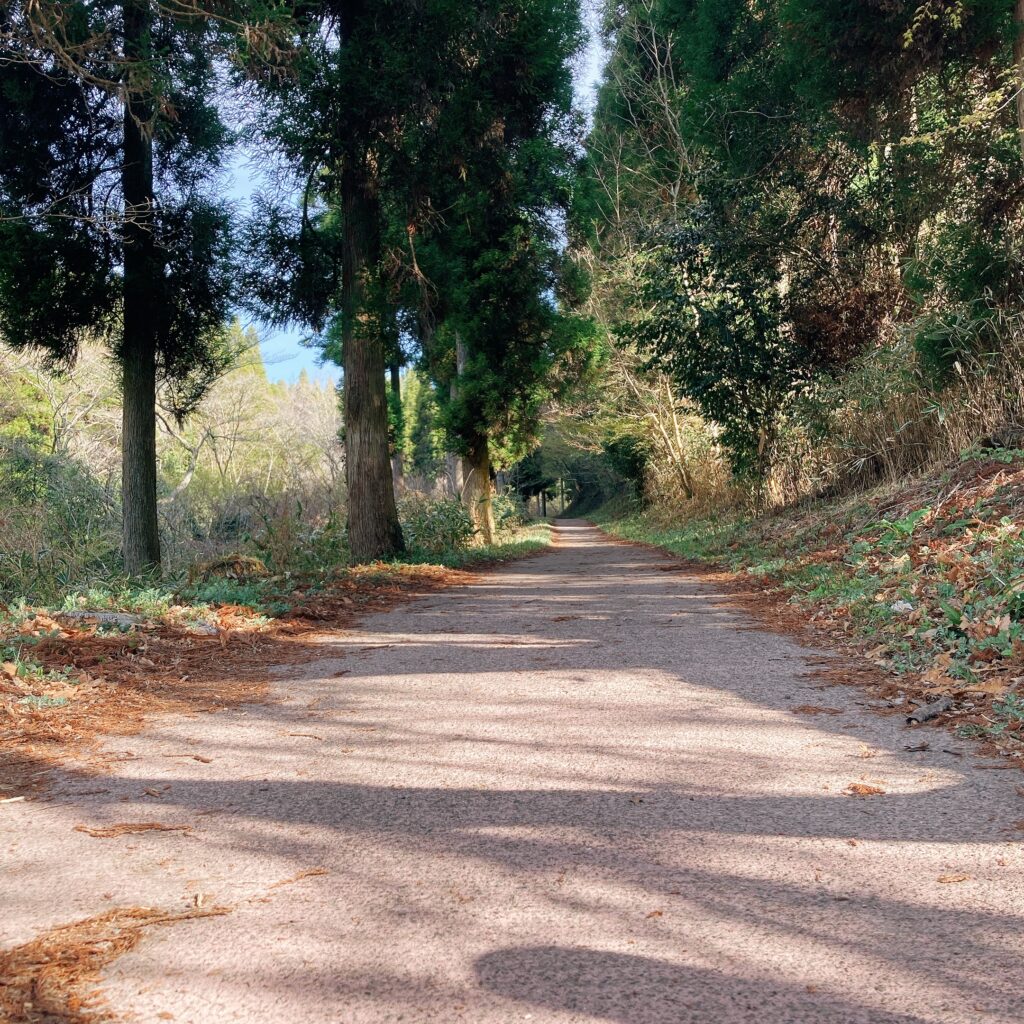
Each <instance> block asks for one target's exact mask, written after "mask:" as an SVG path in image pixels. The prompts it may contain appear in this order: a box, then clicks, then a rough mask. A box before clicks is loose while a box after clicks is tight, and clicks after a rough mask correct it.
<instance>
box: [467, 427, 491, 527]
mask: <svg viewBox="0 0 1024 1024" xmlns="http://www.w3.org/2000/svg"><path fill="white" fill-rule="evenodd" d="M463 466H464V473H465V477H466V481H465V484H464V486H463V489H462V500H463V502H464V503H465V505H466V508H467V509H468V510H469V514H470V516H471V517H472V519H473V525H474V526H475V527H476V528H477V531H478V537H479V539H480V542H481V543H483V544H493V543H494V536H495V532H496V531H495V528H494V506H493V504H492V500H491V455H490V450H489V447H488V444H487V438H486V437H483V436H481V435H477V436H476V437H474V438H473V441H472V443H471V444H470V447H469V451H468V453H467V454H466V456H465V458H464V459H463Z"/></svg>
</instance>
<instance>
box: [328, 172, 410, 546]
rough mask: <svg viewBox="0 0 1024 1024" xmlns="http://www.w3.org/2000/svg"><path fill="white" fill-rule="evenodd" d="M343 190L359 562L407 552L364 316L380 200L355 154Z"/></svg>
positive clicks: (380, 374) (379, 349) (348, 413)
mask: <svg viewBox="0 0 1024 1024" xmlns="http://www.w3.org/2000/svg"><path fill="white" fill-rule="evenodd" d="M341 191H342V217H343V233H344V240H343V250H342V283H341V288H342V336H341V344H342V364H343V369H344V375H345V376H344V395H345V476H346V480H347V483H348V542H349V548H350V550H351V552H352V558H353V559H354V560H355V561H356V562H372V561H374V560H375V559H378V558H390V557H392V556H394V555H397V554H399V553H400V552H402V551H403V550H405V545H404V543H403V541H402V528H401V526H400V525H399V522H398V511H397V509H396V508H395V486H394V481H393V480H392V476H391V459H390V454H389V452H388V402H387V384H386V380H385V376H384V340H383V338H382V336H381V325H380V324H379V323H377V322H375V320H374V318H371V317H367V316H366V315H365V314H366V310H365V302H364V297H365V284H366V274H367V269H368V266H369V264H370V262H371V261H372V260H374V259H375V257H376V254H377V248H378V245H379V234H378V231H379V229H378V223H377V202H376V199H375V198H374V197H373V196H372V195H371V193H370V190H369V188H368V187H367V182H366V180H365V177H364V175H363V173H362V168H361V167H357V166H354V165H353V162H352V161H351V160H350V161H349V162H348V163H347V165H346V167H345V169H344V171H343V172H342V177H341Z"/></svg>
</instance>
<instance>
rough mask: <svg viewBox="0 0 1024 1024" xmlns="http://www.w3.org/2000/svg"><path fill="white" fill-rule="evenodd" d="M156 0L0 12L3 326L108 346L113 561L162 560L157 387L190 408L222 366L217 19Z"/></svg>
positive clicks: (70, 350) (31, 341)
mask: <svg viewBox="0 0 1024 1024" xmlns="http://www.w3.org/2000/svg"><path fill="white" fill-rule="evenodd" d="M202 11H203V9H202V8H201V7H196V8H194V9H193V8H191V7H188V8H186V7H182V8H181V9H180V10H179V9H176V8H169V7H167V6H164V5H160V4H156V3H153V2H151V0H101V2H90V3H85V2H83V0H67V2H56V0H49V2H46V3H33V4H29V3H23V2H21V0H12V2H9V3H7V4H5V5H4V7H3V10H2V13H0V40H2V43H0V46H2V51H0V332H2V334H3V336H4V337H5V339H6V340H7V341H8V342H9V343H10V344H12V345H14V346H16V347H31V348H39V349H43V350H45V351H46V352H47V353H49V354H50V356H51V357H52V359H53V360H54V362H58V363H59V362H66V361H68V360H71V359H73V358H74V355H75V351H76V349H77V347H78V346H79V345H80V344H81V342H82V341H83V340H84V339H85V338H86V337H90V336H92V337H100V338H103V339H105V340H106V341H107V343H108V344H109V345H110V347H111V349H112V351H113V353H114V355H115V357H116V358H117V361H118V363H119V366H120V370H121V383H122V393H123V463H122V470H123V471H122V505H123V517H124V518H123V522H124V531H123V557H124V564H125V568H126V570H127V571H128V572H130V573H133V574H135V573H141V572H144V571H147V570H150V569H153V568H156V567H158V566H159V563H160V538H159V529H158V521H157V469H156V425H155V412H156V409H155V396H156V390H157V385H158V381H159V380H163V381H164V382H166V383H167V384H168V385H169V388H168V391H169V394H170V395H171V396H172V397H173V398H174V400H175V401H176V402H177V408H176V409H175V410H174V411H175V412H176V413H177V414H179V415H184V414H185V413H187V412H188V410H189V408H191V407H193V406H194V405H195V403H196V402H197V401H198V400H199V398H200V397H201V395H202V393H203V391H204V382H205V381H207V380H208V379H210V377H212V376H215V375H216V373H217V372H219V370H220V369H221V368H222V365H223V360H224V358H225V346H224V345H223V344H222V343H221V342H222V332H223V326H224V323H225V319H226V316H227V313H228V310H229V307H230V301H231V294H232V285H231V281H232V272H231V267H230V254H231V233H230V224H231V222H230V216H229V208H228V207H227V205H226V204H225V203H224V202H222V201H221V200H219V199H218V197H217V196H216V193H215V190H214V188H213V182H214V175H215V172H216V170H217V167H218V164H219V160H220V158H221V156H222V154H223V153H224V151H225V148H226V146H227V145H228V143H229V141H230V135H229V132H228V130H227V128H226V127H225V125H224V123H223V122H222V121H221V119H220V116H219V115H218V112H217V109H216V107H215V106H214V103H213V97H214V96H215V94H216V91H217V69H216V65H215V58H214V54H215V53H216V52H218V47H217V46H215V45H214V44H215V40H216V38H217V37H218V36H219V35H220V34H221V29H220V27H219V23H218V22H217V21H215V20H213V19H211V18H210V17H206V16H204V14H203V13H202Z"/></svg>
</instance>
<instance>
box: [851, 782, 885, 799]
mask: <svg viewBox="0 0 1024 1024" xmlns="http://www.w3.org/2000/svg"><path fill="white" fill-rule="evenodd" d="M843 792H844V793H845V794H846V795H847V796H884V795H885V790H884V789H882V787H881V786H869V785H868V784H867V783H866V782H851V783H850V784H849V785H848V786H847V787H846V789H844V790H843Z"/></svg>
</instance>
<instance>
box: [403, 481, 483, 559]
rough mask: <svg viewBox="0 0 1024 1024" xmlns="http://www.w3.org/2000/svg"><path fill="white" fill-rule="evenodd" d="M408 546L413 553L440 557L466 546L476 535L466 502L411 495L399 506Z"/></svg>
mask: <svg viewBox="0 0 1024 1024" xmlns="http://www.w3.org/2000/svg"><path fill="white" fill-rule="evenodd" d="M398 518H399V519H400V520H401V523H402V531H403V533H404V535H405V542H406V544H407V545H408V546H409V547H410V549H412V550H413V551H421V552H424V553H426V554H440V553H441V552H444V551H457V550H459V549H460V548H464V547H466V546H467V545H468V544H469V542H470V541H471V540H472V539H473V535H474V533H475V532H476V531H475V528H474V526H473V520H472V519H471V518H470V516H469V512H467V511H466V508H465V507H464V506H463V504H462V502H460V501H456V500H455V499H453V498H428V497H427V496H426V495H423V494H408V495H406V496H405V497H404V498H402V499H401V500H400V501H399V503H398Z"/></svg>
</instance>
